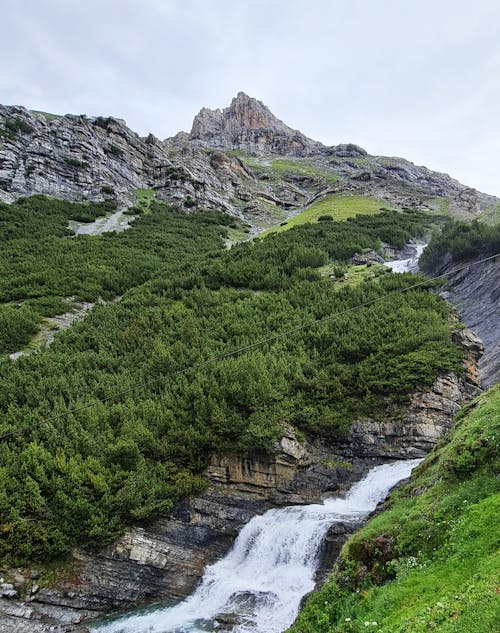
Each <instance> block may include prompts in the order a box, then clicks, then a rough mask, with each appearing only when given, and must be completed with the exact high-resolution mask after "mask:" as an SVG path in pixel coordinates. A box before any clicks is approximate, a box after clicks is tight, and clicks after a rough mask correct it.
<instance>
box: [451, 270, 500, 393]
mask: <svg viewBox="0 0 500 633" xmlns="http://www.w3.org/2000/svg"><path fill="white" fill-rule="evenodd" d="M456 268H457V265H448V266H446V267H444V268H443V269H442V270H440V271H439V272H440V273H446V275H447V277H446V283H445V286H444V289H443V292H442V293H441V294H442V295H443V296H444V297H445V298H446V299H447V300H448V301H449V302H450V303H452V304H453V305H454V306H455V307H456V309H457V310H458V312H459V314H460V319H461V321H463V322H464V323H466V324H467V326H468V328H467V329H466V330H462V341H461V342H462V344H463V345H464V346H465V347H467V348H469V349H470V350H471V351H473V350H475V349H481V347H482V346H484V355H483V356H482V358H481V359H480V361H479V364H478V368H477V371H478V377H479V378H480V380H481V383H482V385H483V387H484V388H485V389H488V388H489V387H492V386H493V385H494V384H496V383H497V382H499V381H500V337H499V332H500V283H499V281H500V272H499V271H500V264H499V261H498V258H497V259H496V260H490V261H487V262H484V263H482V264H475V263H474V262H470V263H469V264H468V265H467V264H463V265H461V266H460V268H461V270H459V271H455V269H456ZM469 328H471V329H469ZM472 330H473V332H472ZM474 332H475V333H476V334H477V336H476V334H474ZM478 337H479V339H480V340H478ZM471 371H474V369H473V368H471Z"/></svg>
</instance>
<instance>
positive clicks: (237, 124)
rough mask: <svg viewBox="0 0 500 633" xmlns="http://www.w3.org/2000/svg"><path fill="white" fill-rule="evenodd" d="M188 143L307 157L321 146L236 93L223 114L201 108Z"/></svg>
mask: <svg viewBox="0 0 500 633" xmlns="http://www.w3.org/2000/svg"><path fill="white" fill-rule="evenodd" d="M189 140H190V141H191V142H193V143H196V144H198V145H201V146H202V147H213V148H216V149H240V150H244V151H248V152H252V153H253V152H257V153H259V152H261V153H272V154H279V155H282V156H287V155H290V156H309V155H311V154H318V153H320V152H321V151H322V149H323V148H324V146H323V145H322V144H321V143H318V142H317V141H313V140H312V139H310V138H307V136H305V135H304V134H302V132H299V131H298V130H292V128H290V127H288V126H287V125H285V124H284V123H283V122H282V121H280V120H279V119H278V118H276V117H275V116H274V114H273V113H272V112H271V111H270V110H269V109H268V108H267V107H266V106H265V105H264V104H263V103H262V102H261V101H257V99H253V98H252V97H249V96H248V95H246V94H245V93H244V92H239V93H238V95H237V96H236V97H235V98H234V99H233V100H232V102H231V105H230V106H229V107H228V108H225V109H224V110H209V109H208V108H202V109H201V110H200V112H199V113H198V114H197V115H196V117H195V118H194V121H193V127H192V128H191V133H190V134H189Z"/></svg>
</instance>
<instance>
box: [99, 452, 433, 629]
mask: <svg viewBox="0 0 500 633" xmlns="http://www.w3.org/2000/svg"><path fill="white" fill-rule="evenodd" d="M420 461H421V460H419V459H414V460H407V461H400V462H395V463H392V464H385V465H382V466H377V467H375V468H373V469H372V470H370V471H369V473H368V474H367V475H366V476H365V478H364V479H362V480H361V481H360V482H359V483H357V484H356V485H355V486H353V488H352V489H351V491H350V492H349V494H348V495H347V497H346V498H345V499H341V498H333V499H327V500H325V501H324V502H323V503H322V504H312V505H305V506H289V507H285V508H278V509H273V510H269V511H268V512H266V513H265V514H263V515H261V516H257V517H254V518H253V519H251V521H249V522H248V523H247V524H246V525H245V526H244V527H243V528H242V530H241V532H240V534H239V536H238V538H237V539H236V541H235V543H234V546H233V548H232V549H231V551H230V552H229V553H228V554H227V555H226V556H225V557H224V558H222V559H221V560H219V561H218V562H216V563H215V564H214V565H211V566H209V567H207V568H206V569H205V573H204V575H203V578H202V580H201V583H200V585H199V587H198V588H197V589H196V591H195V592H194V593H193V594H192V595H191V596H189V597H188V598H186V599H185V600H184V601H182V602H180V603H179V604H177V605H176V606H173V607H168V608H160V609H156V610H155V611H152V612H149V613H144V614H140V615H131V616H124V617H122V618H120V619H118V620H114V621H112V622H108V623H101V624H99V625H97V626H95V627H94V628H93V629H92V631H93V632H94V633H188V632H189V633H191V632H196V633H198V632H202V631H213V630H216V625H217V618H221V619H223V621H224V620H225V622H226V623H228V622H229V623H232V624H230V625H229V629H228V628H225V629H224V630H226V631H227V630H231V631H232V632H233V633H280V632H281V631H284V630H285V629H286V628H288V627H289V626H290V625H291V624H292V623H293V621H294V619H295V617H296V616H297V613H298V610H299V605H300V600H301V598H302V597H303V596H304V595H305V594H306V593H308V592H309V591H311V590H312V589H313V588H314V573H315V571H316V568H317V564H318V556H319V552H320V548H321V543H322V540H323V538H324V537H325V535H326V532H327V531H328V528H329V527H330V526H331V525H332V524H333V523H335V522H340V521H343V522H346V521H347V522H348V521H356V520H358V519H360V518H361V517H363V516H365V515H366V514H368V513H369V512H371V511H372V510H374V509H375V507H376V505H377V503H379V502H380V501H382V500H383V499H385V497H386V496H387V494H388V492H389V490H390V489H391V488H392V487H393V486H394V485H395V484H396V483H397V482H398V481H401V480H402V479H405V478H406V477H408V476H409V474H410V473H411V471H412V469H413V468H414V467H415V466H416V465H417V464H418V463H419V462H420ZM231 627H232V628H231Z"/></svg>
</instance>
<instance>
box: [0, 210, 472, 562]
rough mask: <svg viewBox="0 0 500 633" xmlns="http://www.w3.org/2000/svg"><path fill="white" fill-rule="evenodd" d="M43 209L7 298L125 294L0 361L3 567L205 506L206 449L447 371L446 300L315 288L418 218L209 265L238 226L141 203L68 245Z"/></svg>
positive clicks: (263, 248)
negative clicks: (326, 273) (121, 222)
mask: <svg viewBox="0 0 500 633" xmlns="http://www.w3.org/2000/svg"><path fill="white" fill-rule="evenodd" d="M39 202H40V204H42V205H47V207H48V213H47V218H46V219H45V221H43V220H42V219H40V218H36V219H35V220H34V222H35V224H39V225H40V226H41V229H40V230H41V231H42V232H43V231H45V237H44V238H43V239H39V238H38V237H37V236H36V234H33V235H32V236H31V237H30V236H29V235H28V234H27V231H24V234H22V237H19V238H18V237H15V238H14V237H12V238H9V239H7V240H4V243H3V245H4V246H5V249H3V250H2V253H1V255H0V265H1V266H2V276H1V277H0V293H1V294H2V296H3V297H4V299H6V298H9V299H12V298H13V297H15V298H16V300H18V301H21V300H24V301H25V304H24V305H28V306H30V305H31V306H32V309H33V310H38V311H39V312H40V313H42V312H43V311H45V312H48V311H50V310H51V309H55V306H56V305H57V302H58V301H60V300H59V299H57V297H58V296H67V295H75V296H77V297H80V298H87V297H88V298H95V297H96V296H97V295H98V294H100V295H102V296H112V295H114V294H118V293H122V292H123V293H124V295H123V297H122V299H121V301H119V302H118V303H115V304H110V305H107V306H103V305H98V306H96V307H95V308H94V310H93V311H92V312H91V313H90V314H89V315H88V316H87V317H86V319H85V320H84V321H83V322H82V323H79V324H76V325H74V326H73V327H72V328H71V329H69V330H68V331H66V332H65V333H63V334H60V335H59V336H58V337H57V338H56V340H55V341H54V343H53V344H52V345H51V347H50V348H48V349H45V350H44V351H43V352H40V353H38V354H34V355H32V356H30V357H25V358H22V359H21V360H19V361H18V362H16V363H12V362H10V361H8V360H7V359H6V358H4V360H3V361H1V362H0V437H3V440H2V441H1V442H0V464H1V468H0V517H1V526H0V557H1V558H2V559H3V560H4V561H8V562H14V561H16V562H22V561H25V560H27V559H33V558H41V559H44V560H46V559H47V558H50V557H52V556H59V555H62V554H64V553H65V552H66V551H68V549H69V548H70V547H71V546H72V545H73V544H75V543H86V544H88V545H93V544H100V543H103V542H105V541H107V540H109V539H112V538H113V537H115V536H116V535H117V534H118V533H119V532H120V531H121V530H123V528H124V526H125V525H126V524H129V523H131V522H137V521H142V520H146V519H151V518H152V517H154V516H157V515H158V514H160V513H162V512H165V511H166V510H168V508H170V507H171V505H172V504H173V503H175V501H177V500H178V499H180V498H182V497H184V496H186V495H189V494H192V493H195V492H197V491H198V490H200V488H201V487H202V486H203V481H202V479H200V476H199V474H200V473H201V471H202V470H203V468H204V467H205V466H206V464H207V460H208V458H209V456H210V453H211V452H212V451H215V450H225V449H227V450H232V451H239V452H245V453H256V452H261V451H268V450H269V449H270V448H271V446H272V444H273V442H274V440H275V439H276V438H278V437H279V435H280V433H281V430H282V428H283V424H285V423H289V424H293V425H295V426H296V427H298V428H299V429H301V430H302V431H303V432H305V433H306V434H310V435H314V434H316V435H321V436H322V437H326V438H328V437H337V436H339V435H342V434H343V433H345V432H346V431H347V430H348V428H349V425H350V424H351V422H352V420H353V419H354V418H355V417H356V416H357V415H359V414H361V413H367V412H370V413H371V414H372V415H373V414H374V412H375V411H376V410H377V408H380V406H381V405H383V403H384V402H386V400H387V399H389V398H391V399H401V398H404V397H405V396H406V395H407V394H408V393H409V392H410V391H411V390H412V389H414V388H415V387H417V386H425V385H428V384H430V383H431V382H432V381H433V379H434V377H435V376H436V375H437V374H439V373H440V372H444V371H448V370H451V369H455V368H458V367H459V365H460V358H461V354H460V351H459V349H458V348H457V347H456V346H455V345H453V344H452V342H451V336H450V327H449V325H448V322H447V316H448V310H447V307H446V304H445V303H444V301H442V300H441V299H440V298H439V297H437V296H435V295H433V294H431V293H428V292H427V291H426V290H425V289H424V288H423V287H420V288H416V289H414V290H412V291H407V292H401V290H402V289H403V288H405V287H406V286H408V285H410V284H411V283H413V282H415V281H417V279H416V278H415V277H413V276H411V275H391V274H389V273H388V274H386V275H382V276H380V277H378V278H377V279H374V280H369V281H365V282H362V283H360V284H359V285H357V286H355V287H345V288H342V289H338V286H337V285H336V284H335V283H333V282H332V281H331V280H329V279H327V278H324V277H321V276H320V275H319V273H318V272H317V267H318V266H320V265H322V264H323V263H325V262H327V261H329V260H330V259H335V260H339V259H344V260H345V258H347V257H349V256H350V255H352V253H353V252H354V251H355V250H359V249H360V248H362V247H364V246H371V245H372V244H373V243H375V242H376V240H377V239H379V238H380V239H384V240H386V241H390V240H391V236H392V237H393V238H394V239H396V240H397V239H406V236H407V235H408V236H410V235H413V234H415V233H417V232H418V231H419V230H420V229H421V227H422V225H423V224H424V223H426V222H427V221H428V219H427V218H426V217H424V216H411V215H410V214H381V215H380V216H373V217H371V218H367V217H365V218H359V219H356V220H352V221H348V222H343V223H336V222H328V223H323V224H322V225H314V226H313V225H304V226H302V227H298V228H295V229H293V230H290V231H289V232H287V233H286V234H282V235H276V236H270V237H268V238H266V239H264V240H258V241H256V242H255V243H248V244H242V245H239V246H237V247H235V248H233V249H231V250H230V251H224V249H223V241H222V239H221V238H220V236H221V235H222V234H224V232H225V230H226V229H225V228H224V226H225V225H230V224H231V223H232V222H233V220H231V219H230V218H227V217H226V216H223V215H221V214H216V213H209V212H203V213H194V214H190V215H185V214H182V213H180V212H177V211H175V210H173V209H171V208H169V207H167V206H166V205H163V204H160V203H154V204H152V205H151V210H150V213H148V214H144V215H142V216H141V217H140V218H138V219H137V220H136V222H135V223H134V226H133V228H131V229H129V230H128V231H126V232H124V233H120V234H109V235H104V236H100V237H89V236H81V238H82V239H81V238H80V237H77V238H70V237H66V236H65V235H64V233H65V229H64V226H65V222H66V221H67V218H68V217H70V216H71V214H74V211H75V210H74V208H73V207H72V206H71V205H69V206H68V208H67V210H66V211H64V212H63V211H61V212H59V211H58V209H59V207H58V206H57V205H58V204H59V203H55V204H54V207H53V210H52V212H51V211H50V209H51V208H52V207H51V203H50V202H46V201H43V200H42V201H37V200H34V201H31V202H23V203H21V205H20V206H21V207H23V205H26V204H28V205H31V204H33V205H36V204H38V203H39ZM62 204H64V205H67V204H68V203H62ZM0 210H1V209H0ZM32 210H33V208H32ZM10 211H11V209H9V212H10ZM20 213H21V214H22V211H21V212H20ZM7 217H9V218H11V216H9V215H8V213H7ZM29 221H30V218H29V214H26V219H25V221H23V222H20V225H19V227H18V231H19V232H21V233H22V227H23V226H25V225H26V226H28V225H29ZM49 224H50V226H51V227H52V228H49V227H48V226H47V225H49ZM339 225H342V226H339ZM344 227H347V228H344ZM343 240H344V241H345V242H347V245H346V244H345V243H343ZM39 242H40V244H39ZM7 260H8V261H9V267H8V268H7ZM82 273H83V275H84V276H82ZM30 297H38V298H37V299H30V300H29V301H26V300H27V299H28V298H30ZM44 301H45V303H43V302H44ZM361 304H369V305H366V307H364V308H362V309H357V306H359V305H361ZM336 314H339V315H341V316H339V317H337V316H335V315H336ZM318 319H322V321H321V322H319V323H316V322H315V321H317V320H318ZM303 326H304V327H303ZM290 330H294V331H293V333H291V334H286V335H284V336H280V335H281V334H284V333H287V332H289V331H290ZM266 338H269V339H270V340H269V342H268V343H266V344H265V345H262V346H259V347H254V345H255V343H256V341H259V340H262V339H266ZM239 348H248V349H247V350H246V351H244V352H242V353H239V354H236V355H234V356H230V357H226V358H224V359H223V360H221V361H219V362H214V361H213V359H214V358H215V357H217V356H218V355H221V354H227V352H228V351H232V350H237V349H239ZM190 367H193V369H189V368H190Z"/></svg>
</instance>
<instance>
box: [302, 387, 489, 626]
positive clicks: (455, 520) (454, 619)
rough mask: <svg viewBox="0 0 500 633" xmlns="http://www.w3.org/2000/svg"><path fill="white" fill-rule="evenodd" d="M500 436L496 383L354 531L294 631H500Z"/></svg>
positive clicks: (310, 600)
mask: <svg viewBox="0 0 500 633" xmlns="http://www.w3.org/2000/svg"><path fill="white" fill-rule="evenodd" d="M459 417H460V416H459ZM499 437H500V386H498V385H497V386H496V387H494V388H493V389H491V390H490V391H489V392H488V393H487V394H483V395H482V396H481V397H480V398H479V399H478V401H477V403H476V406H475V407H468V408H467V409H466V410H465V411H464V413H463V414H462V415H461V417H460V419H459V421H458V423H457V426H456V430H455V432H454V433H453V434H452V435H451V436H450V438H449V439H448V441H446V442H443V443H442V444H441V445H440V446H438V447H437V448H436V449H434V451H433V452H432V453H431V454H430V456H429V457H428V458H427V459H426V460H425V462H424V463H423V464H421V465H420V466H419V467H418V469H417V470H416V472H415V476H414V477H413V478H412V480H411V481H410V482H409V483H408V484H407V485H406V486H404V487H403V488H402V489H400V490H399V491H397V492H396V493H394V494H393V495H392V497H391V500H390V502H389V508H388V509H387V510H386V511H385V512H383V513H381V514H379V515H378V516H377V517H375V518H374V519H373V520H372V521H370V522H369V523H368V524H367V525H366V526H365V528H363V529H362V530H361V531H360V532H358V533H357V534H355V535H354V536H353V537H351V538H350V539H349V541H348V542H347V543H346V544H345V546H344V548H343V551H342V558H341V561H340V563H339V564H338V565H337V566H336V568H335V570H334V574H333V576H332V578H331V580H330V581H329V582H328V583H327V584H326V585H325V586H324V588H323V589H322V590H321V591H320V592H318V593H316V594H313V596H312V597H311V598H310V599H309V600H308V602H307V604H306V607H305V609H304V610H303V612H302V613H301V615H300V616H299V618H298V620H297V622H296V623H295V625H294V626H293V627H292V629H291V632H293V633H359V632H360V631H376V632H377V633H424V632H426V631H433V632H436V633H484V632H485V631H494V630H499V625H500V604H499V597H498V590H497V582H498V569H499V568H500V555H499V544H500V543H499V541H500V537H499V533H498V529H497V528H496V526H497V525H498V516H499V515H500V492H499V490H500V484H499V482H498V478H497V476H496V475H497V473H498V471H499V466H500V463H499V462H500V454H499ZM367 623H368V624H367Z"/></svg>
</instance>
